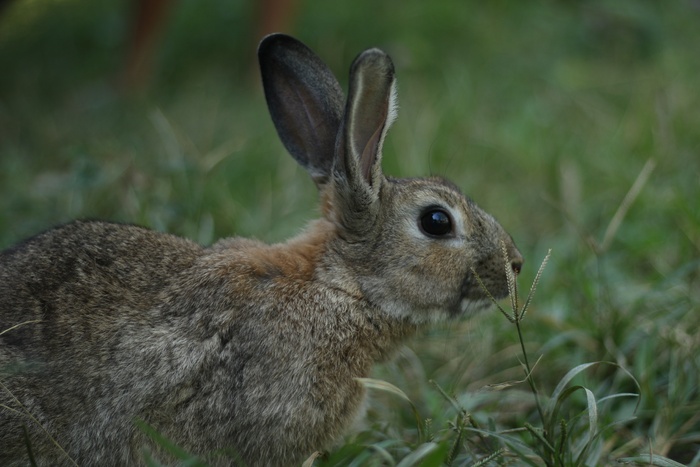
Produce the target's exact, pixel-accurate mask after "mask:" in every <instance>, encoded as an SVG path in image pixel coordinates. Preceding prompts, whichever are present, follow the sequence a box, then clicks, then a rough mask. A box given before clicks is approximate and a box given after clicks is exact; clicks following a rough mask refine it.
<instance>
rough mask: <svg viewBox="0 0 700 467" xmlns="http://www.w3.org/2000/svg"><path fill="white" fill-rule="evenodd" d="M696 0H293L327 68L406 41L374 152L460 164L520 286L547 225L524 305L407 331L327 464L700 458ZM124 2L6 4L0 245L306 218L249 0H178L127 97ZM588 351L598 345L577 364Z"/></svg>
mask: <svg viewBox="0 0 700 467" xmlns="http://www.w3.org/2000/svg"><path fill="white" fill-rule="evenodd" d="M694 5H695V4H694V3H693V2H690V1H687V2H686V1H666V2H658V1H651V0H647V1H641V0H640V1H631V0H629V1H628V0H619V1H616V2H604V1H587V2H576V1H564V0H561V1H554V0H549V1H545V0H540V1H533V2H506V1H505V0H499V1H493V2H476V1H457V0H453V1H443V2H432V3H429V2H422V1H405V2H397V1H387V0H384V1H379V2H375V1H370V0H358V1H355V2H347V3H342V4H341V3H337V4H336V3H334V4H333V5H332V6H331V5H330V4H327V2H322V1H320V0H307V1H306V2H304V3H303V4H302V7H301V10H300V14H299V17H298V18H297V21H296V27H295V31H294V33H295V35H297V36H298V37H300V38H301V39H302V40H303V41H305V42H306V43H307V44H308V45H309V46H311V47H312V48H313V49H315V50H316V51H317V52H318V53H319V54H320V55H321V56H322V57H323V58H324V59H325V60H326V61H327V62H328V63H329V64H330V66H331V67H332V68H333V70H334V71H335V72H336V73H337V74H338V75H339V76H340V77H341V83H345V81H346V75H347V68H348V66H349V64H350V61H351V60H352V58H353V57H354V56H355V55H356V54H357V53H358V52H359V51H360V50H362V49H363V48H365V47H369V46H380V47H382V48H384V49H385V50H387V51H388V52H389V53H390V54H391V55H392V57H393V58H394V60H395V63H396V68H397V75H398V79H399V102H400V112H399V119H398V120H397V122H396V124H395V126H394V128H393V129H392V131H391V133H390V134H389V137H388V141H387V143H386V147H385V162H384V167H385V171H386V172H387V173H389V174H392V175H396V176H416V175H425V174H428V173H440V174H449V176H450V178H451V179H453V180H454V181H455V182H456V183H457V184H458V185H460V186H461V187H463V189H464V190H465V191H466V192H467V193H469V194H470V195H471V196H472V197H473V198H474V199H475V200H476V201H477V202H478V203H479V204H480V205H481V206H482V207H484V208H485V209H486V210H488V211H490V212H492V213H493V214H494V215H496V217H497V218H498V219H499V220H500V221H501V223H502V224H503V225H504V226H505V227H506V229H507V230H508V231H509V232H510V233H511V234H512V235H513V237H514V238H515V240H516V242H517V243H518V245H519V247H520V248H521V250H522V251H523V254H524V256H525V258H526V261H527V262H526V265H525V269H524V271H523V274H522V277H521V278H520V279H519V283H520V287H521V289H523V290H525V289H526V288H527V286H528V285H529V284H530V283H531V282H532V280H533V278H534V276H535V273H536V272H537V268H538V266H539V262H540V261H541V260H542V258H544V256H545V254H546V252H547V250H548V249H550V248H551V249H552V255H551V258H550V260H549V263H548V265H547V268H546V269H545V271H544V273H543V275H542V278H541V280H540V282H539V285H538V292H537V295H536V296H535V298H534V300H533V301H532V302H531V305H530V309H529V311H528V314H527V315H526V316H525V318H524V320H522V322H520V323H519V328H518V329H516V328H515V326H513V325H511V324H510V323H509V322H508V320H506V319H505V318H504V316H503V315H502V314H500V313H498V312H492V313H487V314H483V315H481V316H478V317H475V318H473V319H467V320H463V321H461V322H457V323H448V324H446V325H444V326H439V327H437V328H435V329H432V330H430V331H429V332H427V333H426V334H424V335H422V336H421V338H420V339H416V340H415V341H414V342H411V343H409V345H408V346H406V347H405V348H404V349H403V350H402V351H401V352H400V354H399V355H398V356H397V359H396V360H395V361H393V362H391V363H388V364H384V365H380V366H379V367H378V368H377V370H376V372H375V374H374V375H373V378H375V379H378V380H382V381H386V382H387V383H390V384H391V385H393V387H396V388H398V389H399V390H400V391H401V393H400V394H402V395H403V396H405V398H404V397H403V396H401V397H400V396H398V395H397V394H399V393H398V392H397V391H393V392H391V391H390V392H387V391H381V390H376V389H371V390H370V393H371V395H372V398H371V403H370V405H369V407H368V413H367V417H365V418H364V419H363V421H362V423H361V426H359V427H356V429H355V430H354V431H353V433H352V434H350V435H349V437H348V438H347V439H346V442H345V443H344V444H341V445H339V446H338V447H337V449H336V450H334V451H333V452H331V453H330V454H328V456H326V457H325V458H321V459H319V460H317V461H316V463H317V465H324V466H325V465H402V466H403V465H441V463H450V462H451V463H452V465H502V464H510V465H525V464H526V463H528V462H531V463H532V464H531V465H544V464H545V463H547V464H549V465H608V464H611V463H613V462H615V460H617V459H621V458H636V459H637V460H636V461H630V462H637V463H641V464H642V465H648V456H649V455H650V454H654V455H659V456H666V457H667V458H669V459H674V460H676V461H678V462H683V463H692V465H699V464H700V456H699V454H698V452H699V446H700V416H699V415H698V413H700V391H699V389H698V381H700V357H699V356H698V355H700V337H699V336H700V329H699V327H700V112H698V108H700V91H699V89H700V88H699V87H698V76H700V60H698V57H699V56H700V28H698V27H697V25H698V21H699V20H700V10H698V8H697V6H694ZM124 10H125V6H124V3H123V2H121V1H117V0H109V1H108V0H104V1H94V0H91V1H88V0H64V1H58V0H54V1H50V0H34V1H31V0H20V1H18V2H17V3H16V4H15V5H12V7H11V8H10V9H8V11H6V12H5V13H6V14H5V15H4V17H2V18H0V24H1V26H0V247H5V246H9V245H11V244H12V243H14V242H16V241H19V240H21V239H22V238H25V237H27V236H29V235H31V234H33V233H36V232H38V231H40V230H42V229H46V228H49V227H51V226H52V225H54V224H57V223H60V222H65V221H68V220H70V219H72V218H76V217H83V218H85V217H88V218H93V217H98V218H107V219H112V220H119V221H127V222H135V223H139V224H143V225H146V226H149V227H152V228H154V229H158V230H163V231H169V232H173V233H177V234H180V235H184V236H187V237H190V238H193V239H195V240H197V241H199V242H202V243H210V242H212V241H213V240H214V239H216V238H219V237H222V236H230V235H234V234H235V235H245V236H255V237H258V238H261V239H263V240H266V241H276V240H280V239H283V238H286V237H288V236H290V235H292V234H294V233H295V232H297V231H298V230H299V229H301V228H302V226H303V225H304V223H305V222H306V221H307V220H308V219H311V218H313V217H314V216H316V214H317V208H316V204H315V203H316V193H315V189H314V187H313V184H312V183H311V181H310V180H309V179H308V177H307V176H306V174H305V173H304V171H303V170H302V169H301V168H299V167H297V166H296V164H295V162H294V161H293V160H292V159H291V157H289V156H288V155H286V154H285V153H284V150H283V148H282V145H281V144H280V143H279V142H278V141H277V139H276V136H275V133H274V128H273V126H272V124H271V122H270V120H269V117H268V115H267V112H266V108H265V103H264V99H263V97H262V92H261V90H260V88H259V85H258V84H256V82H255V79H254V71H253V70H252V66H251V63H252V58H253V50H254V48H255V41H254V40H252V39H251V35H252V33H251V30H252V26H251V24H252V21H251V20H250V17H251V5H250V4H249V3H248V2H240V1H239V2H230V1H226V0H217V1H211V2H199V1H195V0H182V1H180V2H179V4H178V7H177V8H176V9H175V11H174V13H173V17H172V18H171V21H170V22H169V25H168V30H167V33H166V35H165V38H164V40H163V44H162V46H161V48H160V50H159V57H158V62H157V67H156V69H157V73H156V75H155V76H154V77H153V83H152V87H151V89H150V91H149V92H148V93H146V94H145V95H144V96H142V97H140V98H132V99H125V98H123V97H121V96H120V95H119V94H118V93H116V92H115V91H114V88H113V87H112V85H111V83H112V80H113V77H114V75H115V73H116V72H117V70H118V69H119V66H120V57H121V55H122V52H123V42H122V41H123V38H124V36H125V31H126V30H127V28H128V27H127V23H126V16H125V14H124ZM648 161H651V162H650V164H654V166H653V170H651V171H650V172H644V173H643V171H645V170H646V169H645V167H647V169H649V167H650V166H649V165H647V164H648ZM640 174H642V175H643V176H644V175H645V174H646V175H648V178H647V179H646V181H645V182H644V179H643V177H642V178H640ZM638 180H639V181H640V183H638V185H637V188H639V189H638V190H637V192H636V196H634V197H633V198H632V199H630V198H628V202H624V201H623V200H625V197H626V195H627V194H628V193H629V192H630V189H631V188H632V187H633V185H634V184H635V181H638ZM642 182H644V183H642ZM621 206H622V207H623V208H622V211H620V209H621ZM616 213H619V214H618V215H617V216H616ZM621 214H624V216H621ZM613 219H616V221H615V222H613V224H612V227H611V221H612V220H613ZM618 221H619V222H618ZM520 338H522V345H521V341H520ZM523 348H524V349H525V351H526V352H527V357H528V362H529V365H530V367H531V370H532V372H531V373H529V378H530V382H531V383H532V385H533V386H534V387H535V388H536V390H537V394H538V396H537V398H538V399H539V402H540V405H541V407H542V410H543V412H542V416H540V414H539V413H538V409H537V403H536V398H535V396H534V395H533V392H532V389H531V386H530V384H528V381H527V378H526V376H528V375H526V372H525V371H524V369H523V366H522V365H521V362H523V363H524V355H523ZM593 362H609V363H599V364H595V365H592V366H591V367H590V368H586V369H585V371H580V372H577V371H578V370H582V367H580V365H583V364H586V363H593ZM571 371H574V373H576V374H575V377H574V378H573V379H572V380H571V381H570V382H569V383H568V385H567V386H566V387H565V388H557V385H558V384H559V383H560V382H561V381H564V380H565V377H566V375H567V374H570V372H571ZM431 382H432V383H431ZM387 387H388V388H391V386H387ZM567 388H575V389H571V390H567ZM628 393H634V394H637V395H638V397H632V396H625V397H616V398H611V399H605V398H606V397H610V396H614V395H617V394H628ZM406 399H408V400H410V401H411V404H412V405H411V404H409V403H408V402H407V401H406ZM557 400H560V402H561V404H560V405H559V406H557V407H558V409H557V410H558V415H556V416H555V415H554V413H553V408H554V406H555V404H556V401H557ZM593 407H595V409H596V410H593ZM548 408H549V409H548ZM414 410H415V412H414ZM416 415H417V417H418V420H419V421H420V423H417V422H416ZM562 420H563V422H562ZM545 427H546V428H548V430H547V432H546V433H543V432H542V431H541V429H542V428H545ZM606 427H607V428H606ZM562 433H564V434H565V436H563V435H562ZM548 444H549V445H552V444H553V445H552V446H551V447H552V449H550V448H548V447H547V445H548ZM559 444H561V445H562V447H561V448H560V447H559ZM584 446H588V448H586V451H585V452H584V453H583V455H580V453H581V452H583V449H584ZM560 453H561V454H560ZM640 456H641V457H640ZM643 456H647V457H646V458H645V457H643ZM352 459H355V461H354V464H353V460H352ZM421 459H422V460H421ZM645 459H646V460H645ZM577 460H578V461H580V462H577ZM479 462H481V464H480V463H479ZM659 465H663V464H659ZM669 465H670V464H669Z"/></svg>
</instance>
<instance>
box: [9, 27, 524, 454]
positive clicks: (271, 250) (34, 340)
mask: <svg viewBox="0 0 700 467" xmlns="http://www.w3.org/2000/svg"><path fill="white" fill-rule="evenodd" d="M259 56H260V61H261V70H262V76H263V81H264V86H265V94H266V97H267V100H268V106H269V107H270V112H271V114H272V117H273V121H274V123H275V126H276V128H277V130H278V133H279V135H280V137H281V139H282V140H283V142H284V143H285V146H286V147H287V148H288V149H289V150H290V152H291V153H292V155H293V156H294V157H295V159H296V160H297V161H298V162H299V163H300V164H302V165H303V166H304V167H305V168H306V169H307V170H308V171H309V173H310V174H311V175H312V177H313V179H314V181H315V182H316V183H317V185H318V187H319V190H320V196H321V203H322V212H323V216H322V217H321V219H319V220H316V221H314V222H312V223H311V224H310V225H309V227H308V228H307V229H306V231H305V232H304V233H302V234H301V235H299V236H297V237H295V238H293V239H291V240H289V241H288V242H286V243H282V244H276V245H266V244H263V243H260V242H257V241H254V240H249V239H243V238H230V239H225V240H221V241H219V242H217V243H216V244H214V245H213V246H211V247H207V248H205V247H201V246H199V245H197V244H195V243H193V242H191V241H189V240H186V239H182V238H178V237H175V236H172V235H168V234H163V233H156V232H153V231H150V230H147V229H144V228H141V227H136V226H133V225H121V224H114V223H108V222H100V221H93V222H85V221H76V222H72V223H70V224H67V225H64V226H60V227H56V228H54V229H52V230H49V231H47V232H45V233H42V234H40V235H37V236H35V237H33V238H31V239H29V240H27V241H25V242H23V243H21V244H19V245H17V246H15V247H13V248H10V249H8V250H5V251H4V252H2V253H0V333H2V334H0V382H1V383H2V386H0V464H1V465H8V464H20V465H21V464H24V463H26V462H27V459H28V457H27V448H26V442H25V441H26V440H25V434H24V433H25V431H24V430H25V429H26V433H27V434H28V439H29V442H30V443H31V446H32V450H33V452H34V455H35V456H36V458H37V461H38V463H39V464H40V465H61V464H69V463H70V460H69V458H68V457H67V455H68V456H70V458H71V459H73V460H74V461H75V462H77V463H78V464H84V465H127V464H139V463H141V462H142V451H143V449H150V450H152V451H155V452H156V454H158V455H163V453H159V452H158V447H157V446H155V445H154V444H153V443H152V442H151V441H150V440H149V438H148V437H147V436H146V435H145V434H143V433H142V431H141V430H140V429H138V428H137V427H136V426H135V424H134V420H137V419H140V420H143V421H145V422H146V423H148V424H149V425H150V426H152V427H154V428H155V429H156V430H157V431H159V432H160V433H161V434H162V435H164V436H165V437H167V438H169V439H171V440H172V441H174V442H175V443H177V444H178V445H180V446H181V447H182V448H184V449H186V450H188V451H190V452H193V453H197V454H200V455H202V456H205V457H206V458H207V459H208V460H209V461H210V462H212V463H215V464H223V465H227V464H236V462H237V461H235V460H234V459H235V458H236V456H238V457H237V458H238V459H242V460H243V461H244V463H245V464H246V465H293V464H298V463H300V462H301V461H302V460H303V459H305V458H306V457H307V456H309V455H310V454H312V453H313V452H314V451H316V450H321V449H324V448H326V447H328V446H329V444H330V443H332V442H333V441H334V440H335V439H337V438H338V437H339V436H341V435H342V433H343V432H344V430H345V429H346V428H347V427H348V426H349V425H350V424H351V423H352V421H353V420H354V418H355V417H356V416H357V412H358V410H359V407H360V405H361V403H362V399H363V397H364V390H363V388H362V386H361V384H360V383H358V382H357V381H356V378H358V377H365V376H367V375H368V374H369V371H370V369H371V367H372V365H373V364H374V363H375V362H377V361H381V360H384V359H386V358H388V357H389V356H390V355H391V353H392V351H394V350H395V349H396V347H397V346H399V345H400V344H401V342H402V341H403V340H404V339H405V338H406V337H407V336H410V335H412V334H413V333H414V332H415V331H416V330H417V329H418V328H420V327H422V326H424V325H426V324H428V323H430V322H432V321H435V320H439V319H446V318H450V317H455V316H461V315H463V314H465V313H468V312H470V311H472V310H476V309H478V308H482V307H483V306H484V305H485V304H487V302H488V300H487V298H486V295H485V294H484V292H483V290H482V289H481V288H480V286H479V285H478V284H477V282H476V279H475V277H474V276H473V274H472V272H471V270H472V268H474V269H476V271H477V272H478V274H479V276H480V277H481V279H482V280H483V282H484V283H485V284H486V286H487V287H488V288H489V289H490V291H491V293H492V294H493V295H494V296H496V297H504V296H505V295H507V286H506V278H505V272H504V271H505V267H506V265H505V263H504V258H503V256H502V253H501V245H502V244H505V245H506V248H507V250H508V252H509V256H510V258H511V261H512V265H508V267H513V268H515V269H516V271H517V270H519V268H520V264H521V262H522V258H521V256H520V253H519V252H518V250H517V249H516V247H515V245H514V244H513V242H512V240H511V238H510V236H509V235H508V234H506V233H505V232H504V230H503V229H502V228H501V226H500V225H499V224H498V223H497V222H496V221H495V220H494V219H493V218H492V217H491V216H490V215H488V214H486V213H485V212H484V211H482V210H481V209H479V208H478V207H477V206H476V205H475V204H474V203H473V202H472V201H471V200H469V199H467V198H466V197H465V196H464V195H462V193H460V191H459V190H458V189H456V188H455V187H454V185H452V184H451V183H449V182H447V181H445V180H443V179H440V178H423V179H390V178H387V177H385V176H384V175H383V173H382V171H381V147H382V143H383V140H384V136H385V135H386V132H387V129H388V127H389V125H390V123H391V119H392V118H393V116H392V115H393V112H394V110H393V109H394V105H395V103H394V97H393V93H394V70H393V65H392V64H391V60H390V59H389V57H388V56H387V55H386V54H384V53H383V52H381V51H379V50H377V49H372V50H369V51H366V52H364V53H363V54H361V55H360V56H359V57H358V58H357V59H356V60H355V62H354V63H353V66H352V68H351V73H350V91H349V97H348V99H347V104H346V105H345V107H344V108H343V102H344V101H345V99H344V97H343V95H342V91H341V90H340V86H339V85H338V84H337V82H336V80H335V78H334V77H333V75H332V74H331V73H330V71H328V69H327V68H326V66H325V65H324V64H323V63H322V62H321V60H320V59H319V58H318V57H316V55H315V54H313V52H311V51H310V50H309V49H308V48H306V47H305V46H304V45H303V44H301V43H300V42H298V41H296V40H295V39H292V38H290V37H288V36H284V35H273V36H268V37H267V38H265V39H264V40H263V42H262V43H261V46H260V49H259ZM436 207H437V208H439V209H441V210H442V211H443V212H445V213H448V214H449V216H450V218H451V220H452V230H451V232H450V233H449V235H444V236H432V235H429V234H427V233H426V232H424V231H423V229H422V227H421V217H422V216H423V215H424V214H425V212H426V210H428V211H429V210H430V209H433V208H436ZM30 415H31V416H30ZM49 435H50V436H49ZM51 438H53V439H54V440H55V441H56V442H57V443H58V444H59V445H60V446H61V447H62V449H63V450H65V451H66V452H67V455H66V454H65V453H64V452H63V451H62V449H59V448H58V447H57V446H56V445H55V444H54V443H53V441H52V439H51ZM217 450H228V452H229V453H235V456H233V457H230V456H229V457H226V456H220V455H217V454H216V451H217Z"/></svg>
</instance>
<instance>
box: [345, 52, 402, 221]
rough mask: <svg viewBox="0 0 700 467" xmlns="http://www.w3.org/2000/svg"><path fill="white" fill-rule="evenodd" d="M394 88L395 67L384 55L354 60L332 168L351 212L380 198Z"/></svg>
mask: <svg viewBox="0 0 700 467" xmlns="http://www.w3.org/2000/svg"><path fill="white" fill-rule="evenodd" d="M395 88H396V86H395V78H394V65H393V63H392V62H391V58H389V56H388V55H387V54H385V53H384V52H382V51H381V50H379V49H369V50H366V51H364V52H362V53H361V54H360V55H359V56H358V57H357V58H356V59H355V61H354V62H353V64H352V67H351V68H350V89H349V92H348V100H347V103H346V106H345V114H344V116H343V120H342V123H341V127H340V133H339V135H338V142H337V146H336V155H335V159H336V160H335V164H334V166H333V170H334V174H333V175H334V178H335V179H336V182H340V185H345V187H346V189H349V192H347V193H340V194H341V196H342V197H343V198H346V202H350V203H351V205H352V206H351V211H354V212H360V211H363V210H367V209H370V208H371V205H372V204H374V203H375V202H376V201H377V199H378V197H379V189H380V187H381V184H382V183H383V181H384V175H383V174H382V169H381V158H382V157H381V156H382V145H383V144H384V137H385V136H386V132H387V130H388V129H389V127H390V126H391V124H392V122H393V121H394V119H395V118H396V90H395ZM338 188H339V186H338V184H336V190H337V189H338ZM348 198H350V199H348Z"/></svg>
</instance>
